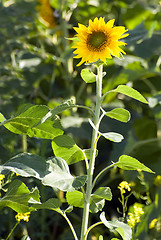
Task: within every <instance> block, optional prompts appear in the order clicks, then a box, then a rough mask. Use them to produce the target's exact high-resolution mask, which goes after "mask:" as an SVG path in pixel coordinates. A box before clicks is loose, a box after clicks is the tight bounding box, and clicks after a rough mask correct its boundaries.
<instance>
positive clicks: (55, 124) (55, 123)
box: [3, 105, 63, 139]
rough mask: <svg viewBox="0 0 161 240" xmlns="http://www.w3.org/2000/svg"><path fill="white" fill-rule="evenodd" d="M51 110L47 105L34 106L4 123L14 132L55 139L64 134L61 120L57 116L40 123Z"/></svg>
mask: <svg viewBox="0 0 161 240" xmlns="http://www.w3.org/2000/svg"><path fill="white" fill-rule="evenodd" d="M48 112H49V109H48V107H46V106H41V105H40V106H39V105H38V106H37V105H36V106H32V107H30V108H28V109H27V110H26V111H25V112H23V113H21V114H20V115H18V116H16V117H14V118H11V119H9V120H7V121H4V123H3V125H4V126H5V127H6V128H7V129H8V130H10V131H11V132H13V133H16V134H26V135H28V136H29V137H37V138H45V139H53V138H54V137H56V136H58V135H61V134H63V130H62V126H61V124H60V120H59V119H58V118H55V119H53V120H47V121H46V122H43V123H42V124H39V122H40V121H41V119H42V118H43V117H44V116H45V115H46V114H47V113H48Z"/></svg>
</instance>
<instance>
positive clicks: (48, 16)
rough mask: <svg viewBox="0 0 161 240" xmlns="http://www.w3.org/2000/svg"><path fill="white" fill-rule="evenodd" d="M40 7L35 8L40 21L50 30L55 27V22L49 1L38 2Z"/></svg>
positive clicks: (40, 0) (41, 0)
mask: <svg viewBox="0 0 161 240" xmlns="http://www.w3.org/2000/svg"><path fill="white" fill-rule="evenodd" d="M38 1H39V2H40V5H39V6H38V7H37V10H38V12H39V16H40V21H41V22H42V23H43V24H44V25H45V26H46V27H50V28H55V27H56V25H57V24H56V20H55V17H54V11H53V8H52V7H51V5H50V1H49V0H38Z"/></svg>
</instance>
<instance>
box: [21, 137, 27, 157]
mask: <svg viewBox="0 0 161 240" xmlns="http://www.w3.org/2000/svg"><path fill="white" fill-rule="evenodd" d="M22 150H23V153H26V152H27V136H26V135H22Z"/></svg>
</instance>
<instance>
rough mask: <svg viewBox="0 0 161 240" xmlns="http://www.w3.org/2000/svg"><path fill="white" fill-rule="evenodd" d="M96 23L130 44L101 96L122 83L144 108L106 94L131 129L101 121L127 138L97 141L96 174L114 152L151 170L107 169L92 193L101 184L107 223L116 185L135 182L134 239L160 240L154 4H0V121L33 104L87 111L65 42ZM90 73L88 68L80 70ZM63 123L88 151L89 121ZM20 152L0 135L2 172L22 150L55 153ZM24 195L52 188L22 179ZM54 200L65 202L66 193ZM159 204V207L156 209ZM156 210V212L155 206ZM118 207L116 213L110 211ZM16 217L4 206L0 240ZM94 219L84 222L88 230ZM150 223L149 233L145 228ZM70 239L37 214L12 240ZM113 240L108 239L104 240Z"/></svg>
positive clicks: (160, 17) (160, 127)
mask: <svg viewBox="0 0 161 240" xmlns="http://www.w3.org/2000/svg"><path fill="white" fill-rule="evenodd" d="M100 16H101V17H104V18H105V21H108V20H110V19H113V18H114V19H115V25H116V26H117V25H119V26H125V27H126V28H127V29H128V30H129V37H127V38H126V39H125V41H126V42H127V46H126V47H125V51H126V53H127V54H126V55H125V56H124V57H123V58H122V59H117V58H113V60H108V61H107V65H104V71H105V72H107V74H106V76H105V77H104V79H103V93H105V92H107V91H109V90H111V89H113V88H116V87H117V86H118V85H119V84H127V85H128V86H131V87H133V88H135V89H136V90H138V91H139V92H140V93H142V94H143V96H144V97H146V99H147V100H148V102H149V105H145V104H142V103H140V102H138V101H136V100H133V99H130V98H128V97H125V96H124V95H121V94H120V95H118V97H117V98H116V96H114V95H108V96H107V97H106V99H105V101H104V103H103V107H104V109H105V110H110V109H113V108H114V107H123V108H125V109H127V110H129V111H130V113H131V120H130V122H129V123H127V124H125V123H120V122H118V121H116V120H112V119H108V118H105V119H104V120H103V122H102V125H101V129H102V131H104V132H108V131H116V132H119V133H121V134H122V135H123V136H124V137H125V139H124V141H123V142H122V143H119V144H117V143H111V142H109V141H107V140H104V139H100V141H99V144H98V150H99V155H98V158H97V161H96V170H95V171H96V174H97V173H98V172H99V171H100V170H101V169H103V168H104V167H105V166H107V165H108V164H109V163H110V162H111V161H117V160H118V158H119V156H120V155H121V154H128V155H130V156H132V157H135V158H137V159H138V160H139V161H140V162H142V163H144V164H145V165H146V166H148V167H150V168H151V169H152V170H153V171H155V172H156V174H155V175H154V174H143V173H139V172H133V171H130V172H128V171H124V172H123V171H120V170H118V169H113V170H111V172H109V173H108V174H107V175H104V176H103V178H102V179H100V181H99V182H98V186H109V187H110V188H111V189H112V193H113V196H114V198H113V200H112V201H111V202H107V203H106V206H105V207H104V211H105V212H106V216H107V218H108V219H114V218H116V217H117V218H119V217H122V214H121V211H122V209H121V204H120V202H119V200H118V198H119V197H120V192H119V189H118V184H119V183H120V182H121V181H122V180H126V181H128V182H133V183H134V186H133V194H132V195H131V196H130V198H129V200H128V207H129V206H131V205H133V204H134V203H135V202H139V203H140V204H142V205H143V206H144V207H145V210H144V212H145V214H144V222H145V224H144V226H141V224H140V225H139V224H138V226H137V231H138V238H139V239H140V240H144V239H148V240H154V239H161V180H159V181H157V180H156V179H159V177H158V178H157V176H160V175H161V72H160V67H161V1H159V0H135V1H132V0H86V1H81V0H37V1H36V0H1V3H0V112H1V113H2V114H3V115H4V116H5V118H10V117H12V116H15V115H16V112H18V111H19V108H20V107H21V105H23V104H38V105H39V104H40V105H47V106H49V107H50V108H53V107H55V106H57V105H59V104H60V103H61V102H62V101H63V100H66V99H69V98H72V99H74V101H75V102H76V103H77V104H80V105H86V106H88V107H93V104H94V101H95V84H86V83H85V82H84V81H83V80H82V79H81V77H80V71H81V69H82V68H84V67H86V66H84V65H82V66H80V67H76V65H77V63H78V62H79V60H77V59H74V60H73V53H72V49H71V44H72V42H71V41H70V40H67V39H66V38H71V37H73V36H74V35H75V31H74V30H73V27H74V26H75V27H76V26H77V25H78V23H81V24H84V25H87V24H88V21H89V19H94V18H95V17H100ZM88 67H89V68H91V66H88ZM60 117H61V119H62V125H63V128H64V130H65V132H66V133H67V134H69V135H70V136H72V137H73V138H74V140H75V142H76V143H77V145H78V146H80V147H81V148H84V149H85V148H89V147H90V139H91V127H90V125H89V123H88V118H89V117H90V114H89V113H88V112H87V111H86V110H82V109H81V110H77V111H75V110H66V111H65V112H63V113H62V114H61V116H60ZM26 142H27V146H26V145H25V146H24V139H23V137H22V136H20V135H15V134H12V133H11V132H9V131H7V129H4V128H3V127H1V128H0V164H3V163H4V162H6V161H7V160H8V159H10V158H11V157H12V156H14V155H16V154H18V153H21V152H24V151H27V152H30V153H35V154H38V155H41V156H45V157H46V158H47V157H49V156H52V155H53V152H52V148H51V145H50V144H51V143H50V141H48V140H42V139H34V138H27V140H26ZM71 171H72V172H73V174H82V173H84V164H83V163H82V162H80V163H78V164H75V165H72V166H71ZM23 181H24V182H25V183H26V184H27V186H28V187H29V188H32V187H33V186H35V185H37V186H38V188H39V190H40V194H41V201H42V202H44V201H46V200H47V199H48V198H49V197H51V196H53V197H54V196H55V193H54V191H53V189H52V188H49V187H44V186H42V185H41V184H40V183H39V182H38V181H37V180H35V179H24V180H23ZM57 197H58V198H59V199H60V200H61V201H65V199H64V198H65V194H64V193H62V192H60V193H59V194H57ZM156 201H157V204H156ZM154 205H155V206H154ZM118 208H119V210H118ZM80 214H81V213H80V211H79V209H75V211H74V212H72V213H71V221H72V222H73V224H74V226H75V228H76V229H78V231H79V228H80V223H81V222H80V221H81V219H80ZM14 216H15V213H14V212H13V211H11V210H10V209H8V208H6V209H4V210H2V211H1V212H0V237H1V238H2V239H3V238H5V237H6V236H7V233H9V230H10V229H11V228H12V227H13V225H14V222H15V219H14ZM98 219H99V214H98V215H97V214H94V215H92V217H91V223H94V222H95V221H96V220H98ZM153 219H157V222H156V225H155V227H153V228H150V229H149V224H150V222H151V221H152V220H153ZM100 234H102V235H104V236H105V238H104V239H105V240H106V239H109V237H111V236H113V235H110V233H109V232H108V230H107V229H106V228H104V227H102V226H100V227H97V228H96V229H94V230H93V231H92V235H91V239H92V240H96V239H98V236H99V235H100ZM27 236H30V238H31V239H33V240H44V239H48V240H50V239H51V240H53V239H57V240H71V239H73V238H72V236H71V233H70V229H69V228H68V225H67V223H66V222H65V220H64V219H62V217H61V216H59V215H58V214H57V213H55V212H52V211H47V210H40V211H38V212H36V213H33V214H32V215H31V217H30V221H29V222H28V223H25V222H23V221H22V223H21V224H20V225H19V227H18V228H17V229H16V230H15V232H14V234H13V237H12V238H10V239H11V240H12V239H27ZM110 239H111V238H110Z"/></svg>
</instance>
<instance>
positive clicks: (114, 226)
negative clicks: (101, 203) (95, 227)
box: [100, 212, 132, 240]
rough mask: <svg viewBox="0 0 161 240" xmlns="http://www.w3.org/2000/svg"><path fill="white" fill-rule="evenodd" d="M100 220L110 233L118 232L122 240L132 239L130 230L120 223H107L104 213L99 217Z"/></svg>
mask: <svg viewBox="0 0 161 240" xmlns="http://www.w3.org/2000/svg"><path fill="white" fill-rule="evenodd" d="M100 219H101V221H102V222H103V224H104V225H105V226H106V227H107V228H109V229H110V230H111V231H116V232H118V233H119V234H120V235H121V237H122V239H123V240H131V238H132V230H131V228H130V227H129V226H128V225H127V224H125V223H123V222H120V221H117V220H116V221H107V220H106V217H105V213H104V212H102V213H101V215H100Z"/></svg>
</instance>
